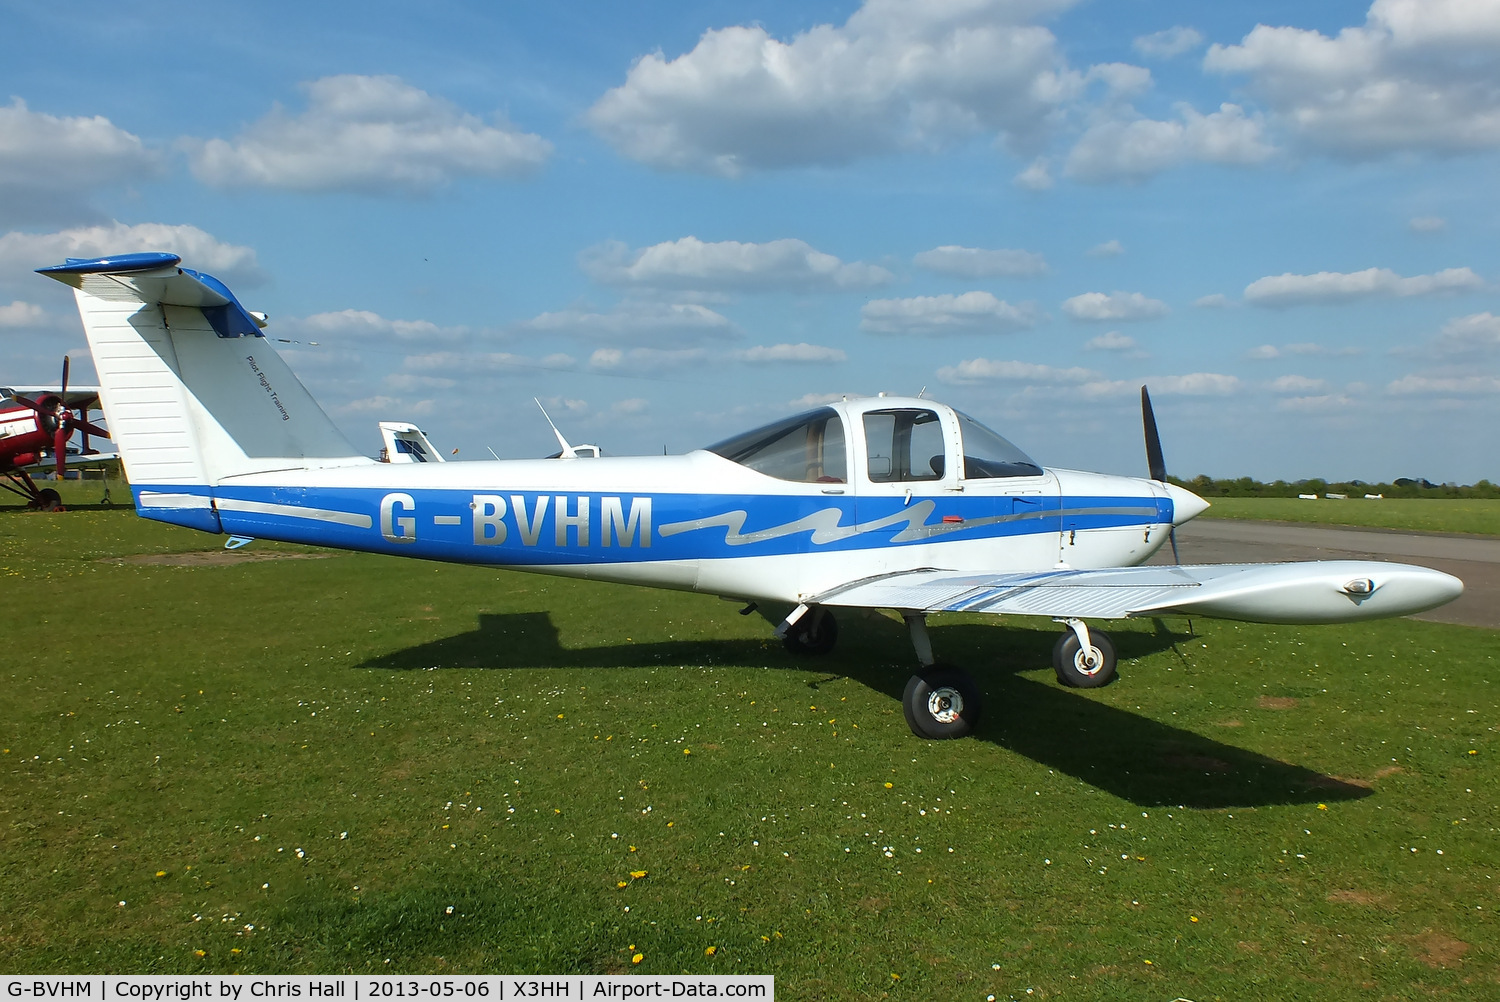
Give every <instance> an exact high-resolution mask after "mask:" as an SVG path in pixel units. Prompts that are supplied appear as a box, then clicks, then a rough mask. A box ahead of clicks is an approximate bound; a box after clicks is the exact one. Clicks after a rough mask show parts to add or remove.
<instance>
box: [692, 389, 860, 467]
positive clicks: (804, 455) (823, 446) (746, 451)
mask: <svg viewBox="0 0 1500 1002" xmlns="http://www.w3.org/2000/svg"><path fill="white" fill-rule="evenodd" d="M708 451H709V452H712V453H714V454H715V455H719V456H723V457H724V458H725V459H727V460H729V461H731V462H735V463H739V464H740V465H741V466H745V467H748V468H749V469H752V470H754V471H756V472H757V473H764V474H765V475H766V476H768V477H775V478H776V479H778V480H794V481H797V482H799V483H807V484H842V483H844V482H845V481H847V480H848V479H849V461H848V459H847V457H846V456H845V450H844V420H843V418H841V417H839V414H838V411H836V410H834V409H833V408H831V407H820V408H818V409H817V410H815V411H808V412H807V413H805V414H797V415H794V416H792V417H789V418H784V419H782V420H780V421H776V422H774V423H772V424H768V425H765V426H764V427H761V428H756V429H755V430H754V431H747V432H745V433H744V434H743V435H736V436H735V437H734V438H727V439H725V440H724V441H722V442H719V443H718V444H716V445H711V446H709V447H708Z"/></svg>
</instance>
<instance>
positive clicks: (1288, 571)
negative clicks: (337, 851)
mask: <svg viewBox="0 0 1500 1002" xmlns="http://www.w3.org/2000/svg"><path fill="white" fill-rule="evenodd" d="M39 270H40V272H41V274H44V275H47V276H49V277H51V278H55V279H57V280H58V281H60V282H64V283H66V284H67V285H70V286H72V287H73V288H74V290H75V295H76V299H77V302H78V309H79V312H80V314H81V315H82V317H83V326H84V330H85V332H86V333H87V335H88V340H89V345H90V348H91V349H92V351H93V355H94V366H95V368H96V369H97V371H98V373H99V380H100V383H101V389H100V394H101V396H102V398H103V402H104V407H105V409H106V410H107V411H108V413H109V415H110V432H111V435H112V437H113V439H114V441H115V443H116V445H117V446H118V448H119V450H120V455H121V458H122V459H123V461H124V463H125V468H126V472H127V474H128V475H129V478H130V483H131V488H132V490H133V491H134V493H135V503H136V510H137V511H138V512H139V514H141V515H143V516H145V517H146V518H152V519H157V520H160V521H163V522H171V523H175V524H177V525H184V526H189V527H191V528H194V529H201V530H203V531H205V532H214V533H232V534H235V535H237V536H241V537H258V538H265V539H278V540H287V541H292V542H297V543H312V544H317V545H321V546H331V547H339V548H342V549H350V550H368V551H374V552H378V553H390V554H397V555H401V556H410V557H420V558H424V559H428V560H446V561H454V562H459V563H476V564H491V565H494V566H496V567H508V568H514V569H516V570H523V571H535V572H540V573H547V574H562V575H568V576H573V577H581V578H592V579H597V580H603V581H618V582H625V583H630V584H644V585H653V586H656V587H660V588H674V589H680V590H684V591H698V592H706V593H708V594H713V595H721V596H724V597H728V598H734V599H739V600H744V601H746V602H749V603H763V604H766V605H767V606H772V607H774V606H775V605H776V604H778V603H779V604H781V605H782V606H783V607H785V606H790V607H791V612H790V613H789V614H787V615H786V616H785V618H784V619H782V621H781V625H780V627H779V629H778V631H777V632H778V633H779V634H780V635H781V636H782V637H783V639H784V641H785V642H786V644H787V646H788V647H790V648H791V649H792V650H794V651H798V652H804V653H810V654H818V653H826V652H827V651H829V650H830V649H831V648H832V647H833V645H834V642H835V640H836V638H837V633H838V625H837V622H836V621H835V619H834V616H833V613H832V611H831V610H833V609H837V608H851V607H856V608H860V607H862V608H879V609H893V610H896V611H898V612H900V613H901V615H902V616H903V617H904V618H905V620H906V622H907V623H908V624H909V626H910V631H911V638H912V643H913V646H914V647H915V648H916V653H917V658H918V660H919V662H920V663H921V667H920V669H919V670H918V671H917V673H916V674H915V675H913V676H912V679H911V681H910V682H909V683H908V684H907V687H906V693H905V698H904V705H905V710H906V718H907V722H908V724H910V726H911V729H912V731H913V732H914V733H916V734H917V735H918V736H921V737H926V738H948V737H958V736H961V735H964V734H967V733H969V731H970V730H971V729H972V728H973V726H974V722H975V720H976V719H977V717H978V713H979V709H980V706H979V689H978V687H977V686H976V685H975V684H974V681H973V679H972V678H971V677H970V676H969V675H968V674H967V673H966V672H964V671H962V670H960V669H958V668H955V667H952V666H948V665H943V664H940V663H939V662H938V661H937V660H936V659H935V658H934V656H933V652H932V644H931V642H930V640H929V638H928V634H927V629H926V617H927V616H928V615H929V614H931V613H936V612H949V611H963V612H987V613H997V614H1004V613H1012V614H1023V615H1034V616H1050V617H1053V618H1054V619H1056V620H1058V621H1059V622H1061V623H1063V624H1065V625H1066V629H1065V630H1064V631H1063V634H1062V636H1061V638H1060V639H1059V640H1058V643H1057V646H1056V649H1055V650H1054V654H1053V663H1054V664H1053V666H1054V668H1055V669H1056V671H1057V676H1058V678H1059V679H1060V680H1061V681H1062V682H1063V683H1065V684H1069V685H1075V686H1085V687H1090V686H1097V685H1102V684H1104V683H1105V682H1107V681H1109V679H1110V678H1111V677H1112V676H1113V675H1114V673H1115V654H1114V650H1113V648H1112V646H1111V645H1110V643H1109V640H1108V638H1107V637H1106V635H1105V634H1104V633H1103V632H1101V631H1100V630H1097V629H1091V628H1090V627H1089V626H1088V625H1086V624H1085V622H1084V621H1085V620H1086V619H1106V620H1107V619H1121V618H1126V617H1131V616H1161V615H1166V614H1182V615H1189V616H1217V617H1223V618H1229V619H1243V620H1251V621H1258V622H1270V623H1333V622H1347V621H1351V620H1361V619H1373V618H1377V617H1382V616H1400V615H1405V614H1407V613H1413V612H1419V611H1422V610H1424V609H1430V608H1432V607H1434V606H1438V605H1441V604H1443V603H1444V602H1447V601H1449V600H1451V599H1453V598H1455V597H1457V596H1458V594H1459V593H1460V592H1461V591H1462V590H1463V584H1462V582H1460V581H1459V580H1458V579H1457V578H1454V577H1450V576H1449V575H1447V574H1443V573H1440V572H1438V571H1434V570H1429V569H1427V568H1424V567H1411V566H1405V565H1401V564H1389V563H1379V562H1374V561H1323V562H1311V563H1286V564H1229V565H1208V566H1183V565H1178V566H1151V567H1141V566H1136V565H1138V564H1141V563H1142V562H1143V561H1144V560H1146V559H1147V558H1148V557H1149V556H1151V554H1152V553H1154V552H1155V551H1156V550H1157V549H1159V548H1160V547H1161V546H1162V545H1163V544H1164V543H1166V542H1167V541H1168V540H1169V538H1171V534H1172V530H1173V527H1174V526H1177V525H1180V524H1182V523H1183V522H1185V521H1187V520H1188V519H1190V518H1192V517H1193V516H1194V515H1197V514H1198V513H1199V512H1201V511H1203V510H1204V508H1206V507H1207V504H1206V502H1204V501H1203V500H1202V499H1201V498H1199V497H1197V496H1196V495H1194V494H1192V493H1191V492H1189V491H1186V490H1183V489H1182V488H1180V487H1177V486H1174V485H1172V484H1169V483H1167V482H1166V472H1165V469H1164V467H1163V464H1162V460H1161V446H1160V442H1159V440H1158V436H1157V434H1156V428H1155V420H1154V418H1153V416H1152V414H1151V410H1150V404H1149V400H1148V399H1147V397H1146V395H1145V393H1144V390H1143V392H1142V403H1143V416H1144V419H1145V425H1146V440H1147V456H1148V463H1149V466H1150V468H1151V477H1150V478H1149V479H1146V478H1134V477H1117V476H1103V475H1100V474H1094V473H1078V472H1074V471H1071V470H1052V469H1045V468H1043V467H1041V466H1039V465H1037V464H1036V463H1034V462H1032V460H1031V459H1029V458H1027V456H1026V455H1025V454H1024V453H1022V452H1021V451H1020V450H1019V449H1017V448H1016V447H1015V446H1013V445H1012V444H1011V443H1010V442H1008V441H1006V440H1005V439H1004V438H1002V437H1000V436H999V435H997V434H996V433H994V432H993V431H991V430H989V429H988V428H986V427H985V426H984V425H982V424H980V423H979V422H977V421H975V420H974V419H973V418H970V417H968V416H967V415H965V414H963V413H961V412H959V411H956V410H954V409H953V408H951V407H946V406H944V405H942V404H939V403H935V402H933V401H930V400H923V399H920V398H916V399H913V398H903V397H887V396H878V397H865V398H859V399H849V400H844V401H842V402H840V403H833V404H830V405H828V406H826V407H819V408H817V409H815V410H812V411H808V412H807V413H804V414H798V415H795V416H793V417H788V418H785V419H784V420H781V421H777V422H775V423H773V424H769V425H766V426H765V427H762V428H757V429H755V430H754V431H750V432H747V433H745V434H743V435H739V436H736V437H735V438H731V439H728V440H726V441H723V442H720V443H718V444H717V445H713V446H710V447H709V448H707V449H700V450H697V451H694V452H690V453H688V454H687V455H684V456H640V457H602V458H596V459H587V460H582V459H577V458H567V457H566V456H564V458H556V459H536V460H508V461H506V460H497V461H495V462H488V461H486V462H465V463H378V462H375V461H374V460H372V459H369V458H367V457H365V456H362V455H360V454H359V453H358V452H357V451H356V450H355V449H354V447H353V446H351V445H350V444H349V442H348V440H347V439H345V437H344V436H343V434H341V433H340V432H339V431H338V429H337V428H335V427H334V425H333V422H332V421H330V420H329V419H328V417H327V415H325V414H324V413H323V411H322V409H321V408H320V407H319V406H318V404H317V403H316V402H315V401H314V400H313V398H312V396H311V395H310V394H309V393H308V392H307V390H306V389H305V388H304V387H303V386H302V384H301V383H300V382H298V380H297V378H296V377H295V376H294V375H293V374H292V372H291V370H290V369H289V368H288V367H287V366H286V364H285V363H284V362H283V361H282V359H281V358H280V356H278V355H277V354H276V352H275V350H274V349H273V348H272V347H271V345H270V344H269V343H268V342H267V341H266V339H265V337H264V335H263V334H262V333H261V328H262V326H264V324H265V322H266V321H265V318H264V316H262V315H259V314H252V313H250V312H249V311H247V310H246V309H245V308H244V307H243V306H241V305H240V303H239V301H238V300H237V299H236V298H235V297H234V294H233V293H231V292H230V291H229V289H228V288H226V287H225V286H224V284H223V283H221V282H219V281H218V280H217V279H215V278H213V277H212V276H209V275H205V274H202V273H200V272H196V271H192V270H190V269H187V268H183V267H180V259H179V258H178V257H177V256H175V255H172V254H161V253H151V254H125V255H120V256H116V257H106V258H97V259H92V260H69V261H68V262H67V263H66V264H62V265H58V266H56V267H51V268H42V269H39ZM564 451H565V453H566V452H567V451H568V450H564ZM1174 549H1175V545H1174Z"/></svg>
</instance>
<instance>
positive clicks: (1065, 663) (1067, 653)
mask: <svg viewBox="0 0 1500 1002" xmlns="http://www.w3.org/2000/svg"><path fill="white" fill-rule="evenodd" d="M1059 622H1061V623H1063V624H1064V625H1066V626H1067V627H1068V629H1067V631H1066V632H1065V633H1063V635H1062V636H1060V637H1058V638H1057V643H1056V644H1055V645H1054V646H1053V648H1052V667H1053V669H1054V670H1055V671H1056V672H1057V680H1058V681H1059V682H1061V683H1062V684H1063V685H1066V686H1071V687H1072V688H1074V689H1097V688H1098V687H1099V686H1101V685H1107V684H1108V683H1109V680H1110V679H1112V678H1114V677H1115V662H1116V658H1115V645H1114V644H1112V643H1110V642H1109V635H1108V634H1106V633H1105V632H1103V631H1102V630H1090V629H1089V628H1088V626H1087V625H1086V624H1085V623H1084V621H1083V620H1081V619H1063V620H1059Z"/></svg>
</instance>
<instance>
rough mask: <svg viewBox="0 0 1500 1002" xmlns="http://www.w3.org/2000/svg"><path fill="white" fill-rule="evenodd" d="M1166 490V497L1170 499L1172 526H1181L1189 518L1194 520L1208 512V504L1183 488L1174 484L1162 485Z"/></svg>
mask: <svg viewBox="0 0 1500 1002" xmlns="http://www.w3.org/2000/svg"><path fill="white" fill-rule="evenodd" d="M1162 486H1163V487H1165V488H1166V489H1167V497H1169V498H1171V499H1172V524H1173V525H1181V524H1182V523H1184V522H1186V521H1187V520H1188V519H1190V518H1195V517H1196V516H1198V515H1201V514H1203V513H1204V512H1205V511H1207V510H1208V502H1207V501H1205V500H1203V499H1202V498H1200V497H1199V496H1198V495H1196V494H1194V493H1193V492H1192V491H1190V490H1188V489H1187V488H1185V487H1178V486H1177V485H1176V484H1163V485H1162Z"/></svg>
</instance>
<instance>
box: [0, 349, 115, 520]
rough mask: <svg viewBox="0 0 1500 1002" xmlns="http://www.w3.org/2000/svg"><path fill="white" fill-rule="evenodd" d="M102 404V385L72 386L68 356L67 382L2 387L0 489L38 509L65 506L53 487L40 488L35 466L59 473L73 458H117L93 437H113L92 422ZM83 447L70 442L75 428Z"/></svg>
mask: <svg viewBox="0 0 1500 1002" xmlns="http://www.w3.org/2000/svg"><path fill="white" fill-rule="evenodd" d="M98 409H99V387H97V386H74V387H71V388H70V387H69V386H68V359H67V357H66V356H64V358H63V367H62V383H61V384H60V385H59V386H58V387H57V388H56V389H54V388H52V387H50V386H0V476H3V477H5V479H6V481H8V482H3V483H0V488H4V489H5V490H7V491H10V492H11V493H12V494H16V495H19V496H20V497H23V498H25V499H26V501H27V503H28V504H29V505H30V506H31V507H33V508H40V509H42V510H44V511H60V510H61V509H62V499H61V498H60V497H59V496H58V493H57V491H55V490H53V489H52V488H50V487H38V486H37V485H36V482H35V481H34V480H32V479H31V472H30V471H31V470H33V469H41V468H46V467H50V468H51V469H52V470H53V471H54V472H55V473H56V474H57V475H58V476H59V477H61V476H62V475H63V474H64V472H65V471H66V469H67V464H68V460H70V459H71V460H74V461H78V460H93V461H97V460H101V459H113V458H115V455H116V454H115V453H112V452H110V453H105V452H100V451H99V450H97V449H94V448H93V447H92V446H91V445H90V443H89V437H90V436H94V437H95V438H104V439H108V438H109V432H107V431H105V430H104V429H103V428H101V427H99V426H98V425H96V424H93V423H92V422H90V421H89V412H90V411H94V410H98ZM75 432H76V433H79V434H80V435H81V443H80V445H78V446H69V445H68V443H69V441H70V440H71V439H72V438H73V435H74V433H75Z"/></svg>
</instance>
